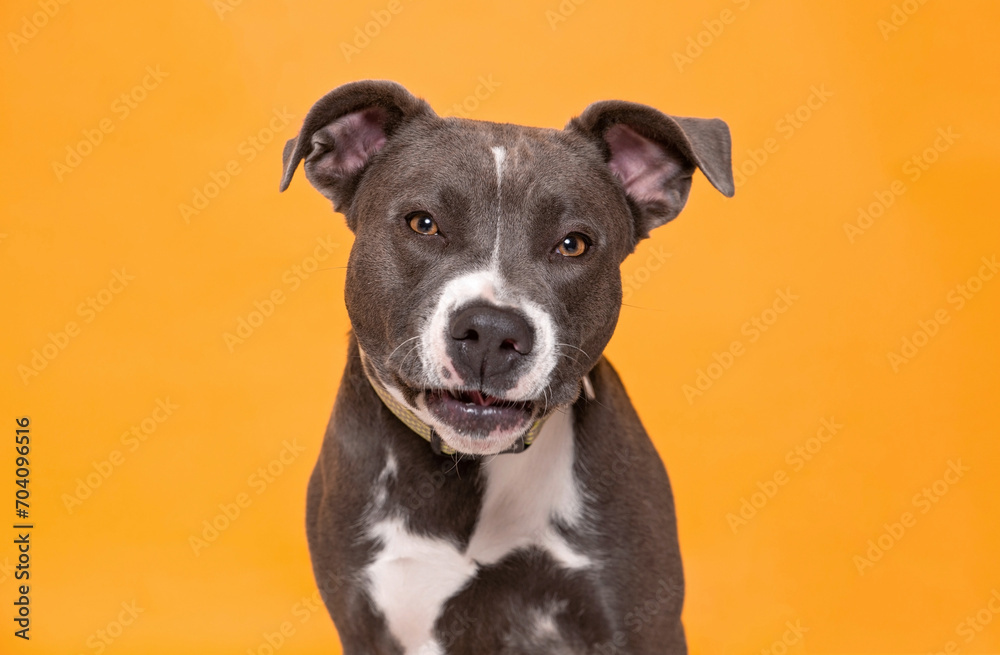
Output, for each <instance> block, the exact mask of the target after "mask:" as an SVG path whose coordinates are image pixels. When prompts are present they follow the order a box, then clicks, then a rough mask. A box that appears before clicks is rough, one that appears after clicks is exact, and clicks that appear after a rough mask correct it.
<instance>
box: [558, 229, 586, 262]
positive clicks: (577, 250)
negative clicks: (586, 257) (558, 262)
mask: <svg viewBox="0 0 1000 655" xmlns="http://www.w3.org/2000/svg"><path fill="white" fill-rule="evenodd" d="M588 247H589V245H588V244H587V238H586V237H584V236H583V235H582V234H579V233H577V232H571V233H569V234H567V235H566V236H564V237H563V240H562V241H560V242H559V247H558V248H556V250H557V251H558V252H559V254H560V255H564V256H566V257H579V256H580V255H582V254H583V253H585V252H587V248H588Z"/></svg>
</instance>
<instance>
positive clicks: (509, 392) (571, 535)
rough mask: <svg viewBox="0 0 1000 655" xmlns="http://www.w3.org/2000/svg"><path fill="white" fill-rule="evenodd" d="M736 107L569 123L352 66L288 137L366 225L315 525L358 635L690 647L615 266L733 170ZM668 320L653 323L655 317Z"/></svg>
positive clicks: (354, 646) (535, 645)
mask: <svg viewBox="0 0 1000 655" xmlns="http://www.w3.org/2000/svg"><path fill="white" fill-rule="evenodd" d="M730 151H731V140H730V134H729V128H728V127H727V125H726V124H725V123H724V122H723V121H721V120H718V119H700V118H681V117H673V116H668V115H666V114H663V113H661V112H660V111H658V110H656V109H654V108H652V107H649V106H645V105H641V104H636V103H632V102H625V101H617V100H612V101H603V102H597V103H594V104H592V105H590V106H589V107H587V108H586V109H585V111H584V112H583V113H582V114H581V115H580V116H578V117H576V118H573V119H572V120H570V121H569V123H568V124H567V125H566V127H565V128H564V129H562V130H556V129H542V128H534V127H522V126H519V125H511V124H501V123H492V122H485V121H476V120H469V119H463V118H445V117H440V116H438V115H437V114H435V112H434V111H433V110H432V109H431V107H430V105H429V104H428V103H427V102H426V101H424V100H422V99H419V98H417V97H415V96H414V95H412V94H411V93H409V92H408V91H407V90H406V89H405V88H403V87H402V86H400V85H399V84H396V83H394V82H389V81H372V80H368V81H360V82H353V83H350V84H345V85H343V86H340V87H338V88H336V89H334V90H333V91H331V92H330V93H329V94H327V95H326V96H324V97H323V98H321V99H320V100H319V101H318V102H316V104H315V105H314V106H313V107H312V108H311V109H310V111H309V113H308V115H307V116H306V118H305V120H304V121H303V125H302V129H301V131H300V132H299V134H298V135H297V137H296V138H294V139H292V140H290V141H289V142H288V143H287V144H286V146H285V149H284V153H283V174H282V179H281V184H280V189H281V190H282V191H284V190H285V189H286V188H287V187H288V185H289V183H290V181H291V179H292V176H293V174H294V173H295V170H296V168H297V167H298V165H299V163H300V162H303V161H304V164H303V168H304V170H305V175H306V178H307V179H308V180H309V182H310V183H311V184H312V185H313V186H314V187H315V188H316V189H317V190H318V191H319V192H320V193H321V194H323V195H324V196H326V197H327V198H328V199H329V200H330V201H332V203H333V208H334V210H335V211H337V212H339V213H341V214H343V215H344V216H345V217H346V219H347V225H348V227H349V229H350V230H351V231H352V232H353V234H354V244H353V246H352V248H351V253H350V259H349V264H348V267H347V279H346V283H345V299H346V304H347V310H348V314H349V317H350V321H351V328H352V330H351V336H350V343H349V347H348V348H349V354H348V362H347V365H346V368H345V370H344V375H343V378H342V380H341V383H340V387H339V390H338V393H337V398H336V402H335V405H334V408H333V412H332V416H331V419H330V423H329V427H328V428H327V431H326V435H325V437H324V439H323V444H322V448H321V452H320V455H319V460H318V462H317V464H316V467H315V469H314V470H313V473H312V476H311V478H310V480H309V485H308V492H307V504H306V505H307V506H306V532H307V537H308V542H309V550H310V555H311V559H312V564H313V570H314V574H315V576H316V580H317V583H318V585H319V589H320V593H321V594H322V597H323V599H324V602H325V604H326V607H327V609H328V610H329V613H330V615H331V617H332V618H333V621H334V623H335V625H336V628H337V631H338V634H339V636H340V639H341V643H342V645H343V650H344V653H345V654H346V655H442V654H446V653H447V654H449V655H459V654H462V655H464V654H468V655H484V654H490V655H492V654H494V653H502V654H509V655H515V654H517V655H533V654H542V653H544V654H546V655H552V654H563V653H565V654H570V653H572V654H588V655H590V654H594V655H597V654H602V653H629V654H636V655H640V654H641V655H645V654H652V653H657V654H661V653H685V652H687V646H686V641H685V636H684V628H683V626H682V623H681V607H682V603H683V597H684V578H683V571H682V567H681V557H680V550H679V545H678V539H677V525H676V518H675V514H674V502H673V495H672V492H671V488H670V483H669V481H668V478H667V473H666V470H665V468H664V465H663V463H662V461H661V460H660V458H659V456H658V454H657V451H656V450H655V448H654V447H653V444H652V442H651V441H650V439H649V437H648V436H647V434H646V432H645V430H644V428H643V426H642V424H641V422H640V420H639V417H638V416H637V414H636V412H635V409H634V408H633V407H632V404H631V403H630V401H629V398H628V395H627V394H626V392H625V388H624V387H623V385H622V382H621V380H620V379H619V377H618V375H617V373H616V372H615V370H614V369H613V368H612V367H611V364H609V363H608V361H607V360H606V359H604V358H603V357H602V351H603V350H604V347H605V346H606V344H607V343H608V340H609V339H610V338H611V335H612V332H613V330H614V327H615V324H616V322H617V319H618V313H619V308H620V307H621V304H622V283H621V274H620V270H619V266H620V264H621V262H622V261H623V260H624V259H625V257H626V256H627V255H629V254H630V253H631V252H633V250H634V249H635V247H636V245H637V244H638V243H639V241H640V240H641V239H643V238H645V237H648V236H649V234H650V231H651V230H653V229H654V228H656V227H658V226H660V225H663V224H664V223H666V222H668V221H670V220H671V219H673V218H674V217H676V216H677V214H678V213H679V212H680V211H681V209H683V207H684V205H685V203H686V201H687V197H688V192H689V191H690V188H691V182H692V175H693V174H694V170H695V168H698V169H700V170H701V171H702V173H703V174H704V175H705V177H706V178H707V179H708V181H709V182H710V183H711V184H712V185H713V186H714V187H715V188H716V189H718V190H719V191H720V192H722V193H723V194H724V195H726V196H732V195H733V193H734V190H735V189H734V184H733V176H732V162H731V155H730ZM651 340H652V341H654V342H655V337H654V338H652V339H651Z"/></svg>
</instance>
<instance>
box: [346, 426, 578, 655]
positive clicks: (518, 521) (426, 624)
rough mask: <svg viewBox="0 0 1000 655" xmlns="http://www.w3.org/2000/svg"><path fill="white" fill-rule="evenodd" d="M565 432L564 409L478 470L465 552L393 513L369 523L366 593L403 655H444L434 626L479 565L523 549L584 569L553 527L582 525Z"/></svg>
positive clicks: (569, 430) (569, 428) (570, 438)
mask: <svg viewBox="0 0 1000 655" xmlns="http://www.w3.org/2000/svg"><path fill="white" fill-rule="evenodd" d="M572 425H573V424H572V416H571V413H570V411H569V410H567V411H566V412H565V413H563V412H559V413H556V414H554V415H553V416H552V417H551V418H549V420H548V421H547V422H546V424H545V426H544V428H543V429H542V432H541V434H539V436H538V438H537V440H536V442H535V444H534V445H533V446H532V447H531V448H529V449H528V450H526V451H525V452H523V453H520V454H516V455H498V456H496V457H495V458H493V459H492V460H490V461H488V462H486V463H485V464H483V466H484V473H485V480H486V487H485V491H484V494H483V500H482V507H481V510H480V514H479V517H478V519H477V521H476V526H475V529H474V531H473V534H472V537H471V539H470V540H469V544H468V547H466V548H465V549H464V550H463V549H461V548H460V547H459V546H458V545H457V544H456V543H454V542H453V541H452V540H450V539H447V538H438V537H433V536H425V535H419V534H414V533H413V532H411V531H410V530H409V529H407V524H406V521H405V520H404V519H403V518H402V516H401V515H399V514H396V515H393V514H391V513H390V514H389V518H386V519H383V520H380V521H378V522H375V523H373V524H371V526H370V533H371V535H372V536H373V537H375V538H376V539H377V540H378V541H379V542H381V550H379V551H378V552H377V554H376V556H375V559H374V561H373V562H372V563H371V564H370V565H369V566H368V567H367V569H366V571H365V573H366V576H365V577H366V579H367V581H368V584H369V587H368V592H369V595H370V597H371V599H372V601H373V602H374V604H375V606H376V607H377V608H378V609H379V610H380V611H381V612H382V614H383V615H384V617H385V621H386V624H387V626H388V628H389V630H390V631H391V632H392V634H393V636H394V637H395V638H396V639H397V640H398V641H399V642H400V644H402V646H403V648H404V652H405V653H406V655H416V654H419V655H432V654H435V653H441V652H443V650H442V647H441V645H440V644H438V643H437V642H436V641H435V640H434V635H433V627H434V622H435V621H436V620H437V618H438V616H439V614H440V612H441V608H442V606H443V605H444V603H445V602H446V601H447V600H448V599H449V598H450V597H452V596H453V595H454V594H455V593H456V592H458V591H459V590H461V589H462V588H463V587H464V586H465V585H466V584H467V583H468V582H469V581H471V580H472V579H473V578H474V577H475V576H476V573H477V571H478V569H479V568H480V567H481V566H486V565H490V564H494V563H496V562H499V561H500V560H502V559H503V558H504V557H506V556H507V555H508V554H510V553H512V552H514V551H516V550H518V549H521V548H527V547H536V548H541V549H544V550H546V551H547V552H548V553H549V554H550V555H551V557H552V558H553V559H554V560H555V561H556V562H559V563H560V564H561V565H562V566H564V567H566V568H570V569H580V568H585V567H588V566H590V565H591V561H590V559H589V558H588V557H587V556H585V555H584V554H582V553H579V552H576V551H575V550H574V549H573V548H572V547H571V546H570V544H569V543H567V541H566V540H565V539H564V538H563V537H562V535H561V534H560V533H559V531H558V530H557V528H556V523H558V524H560V525H562V526H565V527H567V528H569V529H578V528H579V527H581V526H580V524H581V522H582V521H583V514H584V511H583V509H584V508H583V497H582V493H581V491H580V488H579V486H578V483H577V481H576V479H575V478H574V475H573V461H574V448H573V427H572ZM394 465H395V464H392V463H391V464H390V466H394ZM387 468H388V467H387ZM388 474H391V473H387V474H385V475H388ZM382 481H384V479H383V480H380V482H382ZM375 495H376V497H378V496H379V491H378V489H376V490H375Z"/></svg>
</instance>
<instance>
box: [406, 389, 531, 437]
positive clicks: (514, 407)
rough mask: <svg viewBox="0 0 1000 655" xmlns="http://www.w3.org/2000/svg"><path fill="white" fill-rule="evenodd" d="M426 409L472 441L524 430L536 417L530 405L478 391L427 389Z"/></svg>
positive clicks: (529, 403)
mask: <svg viewBox="0 0 1000 655" xmlns="http://www.w3.org/2000/svg"><path fill="white" fill-rule="evenodd" d="M424 398H425V401H426V403H427V409H428V410H430V412H431V413H432V414H434V416H436V417H437V418H438V419H439V420H440V421H442V422H443V423H446V424H448V425H449V426H451V427H452V428H453V429H454V430H455V431H457V432H459V433H461V434H463V435H466V436H469V437H473V438H485V437H488V436H489V435H490V434H496V433H497V432H516V431H519V430H527V429H528V427H530V424H531V420H532V418H533V417H534V413H535V404H534V403H532V402H515V401H510V400H504V399H503V398H497V397H496V396H490V395H488V394H484V393H482V392H481V391H459V390H448V389H430V390H428V391H426V392H425V394H424Z"/></svg>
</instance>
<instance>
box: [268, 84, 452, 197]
mask: <svg viewBox="0 0 1000 655" xmlns="http://www.w3.org/2000/svg"><path fill="white" fill-rule="evenodd" d="M421 115H430V116H433V115H434V111H433V110H432V109H431V108H430V105H428V104H427V103H426V102H424V101H423V100H421V99H419V98H417V97H415V96H413V95H412V94H411V93H410V92H409V91H407V90H406V89H404V88H403V87H402V86H400V85H399V84H396V83H395V82H389V81H384V80H366V81H363V82H351V83H350V84H345V85H343V86H339V87H337V88H336V89H334V90H333V91H331V92H330V93H328V94H326V95H325V96H323V97H322V98H320V100H319V101H318V102H317V103H316V104H315V105H313V107H312V109H310V110H309V113H308V114H307V115H306V118H305V120H304V121H303V123H302V129H301V130H300V131H299V135H298V136H297V137H296V138H294V139H291V140H289V141H288V143H286V144H285V150H284V152H283V153H282V160H283V173H282V176H281V186H280V187H279V189H280V190H281V191H284V190H285V189H287V188H288V184H289V183H290V182H291V181H292V175H294V174H295V169H296V168H297V167H298V165H299V162H300V161H302V160H303V159H305V164H304V168H305V171H306V178H307V179H308V180H309V182H310V183H311V184H312V185H313V186H314V187H316V189H317V190H318V191H319V192H320V193H322V194H323V195H324V196H326V197H327V198H329V199H330V200H331V201H333V207H334V209H336V210H337V211H339V212H341V213H343V212H345V211H346V210H347V208H348V206H349V205H350V203H351V199H352V197H353V196H354V191H355V190H356V189H357V187H358V183H359V182H360V181H361V177H362V174H363V173H364V171H365V169H366V168H367V167H368V163H369V162H370V161H371V159H372V157H373V156H375V154H376V153H377V152H378V151H379V150H381V149H382V147H383V146H384V145H385V144H386V142H387V141H388V140H389V139H390V138H391V137H392V135H393V133H394V132H395V131H396V130H398V129H399V127H400V126H401V125H403V124H404V123H406V122H407V121H409V120H411V119H412V118H414V117H416V116H421Z"/></svg>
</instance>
